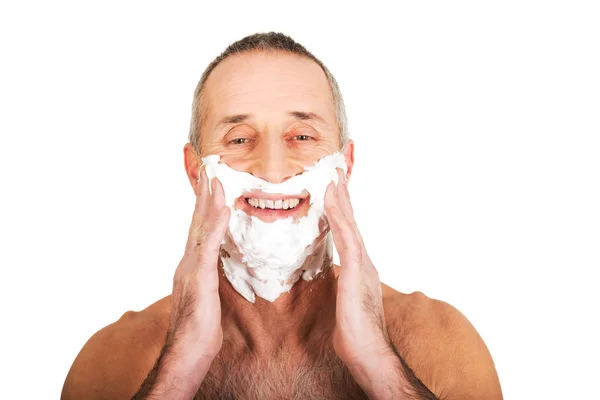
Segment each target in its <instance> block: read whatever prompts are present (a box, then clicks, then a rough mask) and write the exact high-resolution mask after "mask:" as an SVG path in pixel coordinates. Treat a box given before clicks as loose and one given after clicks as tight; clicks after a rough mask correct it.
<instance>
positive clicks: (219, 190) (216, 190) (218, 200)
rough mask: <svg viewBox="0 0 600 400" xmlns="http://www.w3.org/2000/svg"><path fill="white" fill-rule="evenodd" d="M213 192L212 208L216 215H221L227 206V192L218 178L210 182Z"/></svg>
mask: <svg viewBox="0 0 600 400" xmlns="http://www.w3.org/2000/svg"><path fill="white" fill-rule="evenodd" d="M210 184H211V191H212V201H211V208H212V210H213V211H214V212H215V213H219V212H220V211H221V208H222V207H223V206H224V205H225V191H224V190H223V185H222V184H221V181H220V180H219V179H218V178H216V177H215V178H213V179H212V181H211V182H210Z"/></svg>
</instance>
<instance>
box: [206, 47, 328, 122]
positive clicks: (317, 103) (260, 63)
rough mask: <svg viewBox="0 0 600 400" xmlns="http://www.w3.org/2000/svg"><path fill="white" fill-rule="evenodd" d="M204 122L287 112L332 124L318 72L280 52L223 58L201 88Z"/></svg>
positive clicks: (324, 86)
mask: <svg viewBox="0 0 600 400" xmlns="http://www.w3.org/2000/svg"><path fill="white" fill-rule="evenodd" d="M203 106H204V113H205V123H206V125H210V124H211V123H214V122H215V120H218V119H220V118H222V117H223V116H226V115H236V114H254V115H257V116H261V115H265V114H266V113H268V114H269V115H270V116H273V117H275V116H276V115H283V114H288V113H289V112H290V111H304V112H315V113H318V114H319V115H321V116H322V117H323V118H324V119H325V120H326V121H328V122H333V120H334V119H335V114H334V107H333V101H332V94H331V89H330V86H329V82H328V81H327V78H326V76H325V73H324V71H323V70H322V69H321V67H320V66H319V65H318V64H317V63H315V62H314V61H312V60H310V59H308V58H306V57H302V56H298V55H295V54H290V53H284V52H277V53H275V52H259V51H255V52H249V53H243V54H237V55H233V56H230V57H228V58H226V59H225V60H224V61H223V62H221V64H219V65H218V66H217V67H216V68H215V69H214V70H213V71H212V73H211V74H210V76H209V78H208V79H207V81H206V84H205V87H204V95H203Z"/></svg>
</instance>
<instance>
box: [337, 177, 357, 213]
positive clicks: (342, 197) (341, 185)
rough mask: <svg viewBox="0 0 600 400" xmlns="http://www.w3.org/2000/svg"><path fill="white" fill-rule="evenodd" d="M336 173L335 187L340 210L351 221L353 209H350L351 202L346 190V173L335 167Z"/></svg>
mask: <svg viewBox="0 0 600 400" xmlns="http://www.w3.org/2000/svg"><path fill="white" fill-rule="evenodd" d="M337 173H338V184H337V186H336V189H337V193H338V198H339V200H338V201H339V204H340V208H341V211H342V212H343V213H344V215H345V216H346V218H348V219H349V220H350V221H351V222H354V210H353V209H352V203H351V202H350V193H349V192H348V185H347V184H346V175H345V174H344V171H343V170H342V169H341V168H338V169H337Z"/></svg>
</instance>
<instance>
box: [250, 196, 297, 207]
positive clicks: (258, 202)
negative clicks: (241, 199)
mask: <svg viewBox="0 0 600 400" xmlns="http://www.w3.org/2000/svg"><path fill="white" fill-rule="evenodd" d="M246 201H247V202H248V204H250V205H251V206H252V207H256V208H263V209H264V208H268V209H271V210H281V209H283V210H288V209H292V208H294V207H296V206H297V205H298V204H299V203H300V199H285V200H265V199H256V198H248V199H246Z"/></svg>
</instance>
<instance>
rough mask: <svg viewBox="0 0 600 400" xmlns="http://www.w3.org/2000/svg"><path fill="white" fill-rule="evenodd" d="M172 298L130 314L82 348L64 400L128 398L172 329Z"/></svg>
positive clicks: (148, 369)
mask: <svg viewBox="0 0 600 400" xmlns="http://www.w3.org/2000/svg"><path fill="white" fill-rule="evenodd" d="M169 302H170V296H167V297H165V298H163V299H161V300H159V301H157V302H156V303H154V304H152V305H150V306H149V307H147V308H146V309H144V310H142V311H139V312H135V311H128V312H126V313H125V314H123V316H122V317H121V318H120V319H119V320H118V321H116V322H114V323H112V324H110V325H108V326H106V327H104V328H102V329H101V330H99V331H98V332H96V333H95V334H94V335H93V336H92V337H91V338H90V339H89V340H88V341H87V343H86V344H85V345H84V346H83V348H82V349H81V351H80V352H79V354H78V355H77V358H76V359H75V361H74V362H73V365H72V366H71V369H70V370H69V373H68V375H67V378H66V380H65V384H64V386H63V390H62V395H61V399H63V400H70V399H129V398H131V396H133V394H135V392H136V391H137V390H138V388H139V386H140V385H141V383H142V382H143V380H144V379H145V378H146V375H147V374H148V372H149V371H150V370H151V369H152V367H153V366H154V363H155V362H156V359H157V358H158V355H159V354H160V350H161V349H162V346H163V344H164V340H165V337H166V333H167V329H168V327H169V306H170V304H169Z"/></svg>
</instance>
